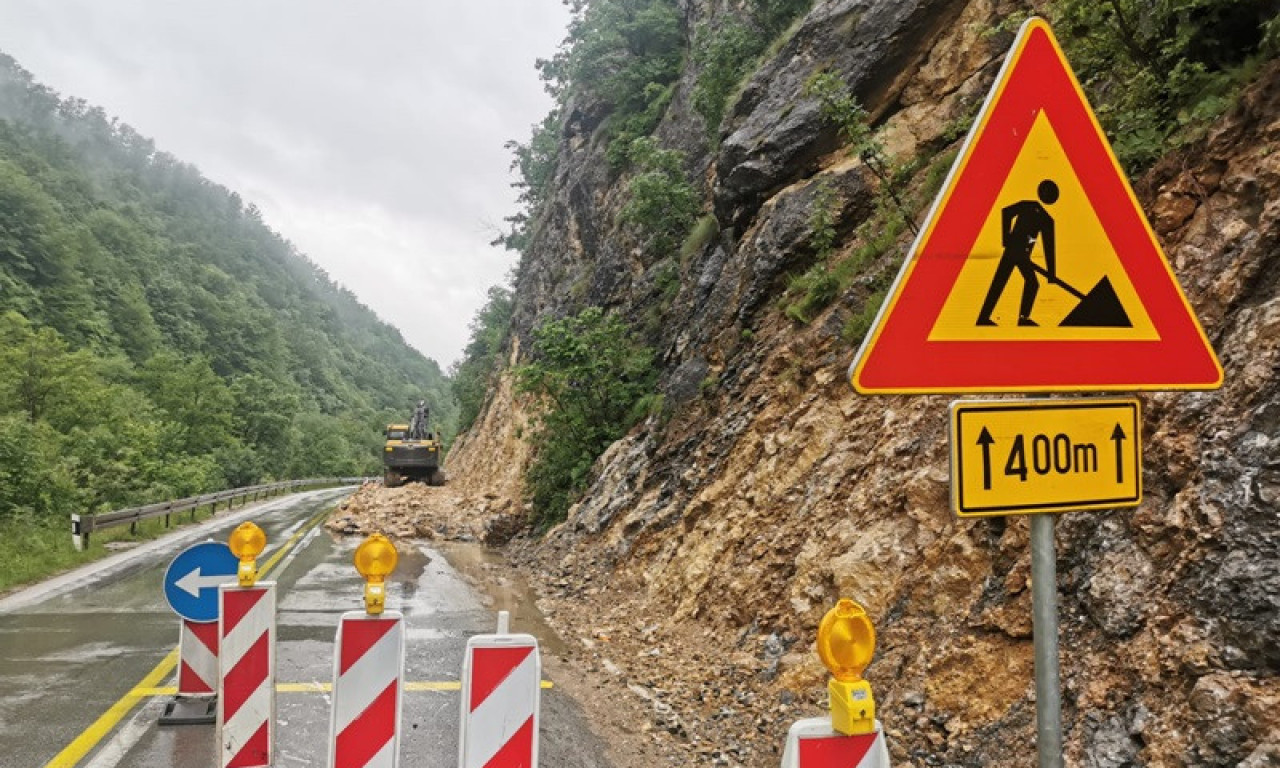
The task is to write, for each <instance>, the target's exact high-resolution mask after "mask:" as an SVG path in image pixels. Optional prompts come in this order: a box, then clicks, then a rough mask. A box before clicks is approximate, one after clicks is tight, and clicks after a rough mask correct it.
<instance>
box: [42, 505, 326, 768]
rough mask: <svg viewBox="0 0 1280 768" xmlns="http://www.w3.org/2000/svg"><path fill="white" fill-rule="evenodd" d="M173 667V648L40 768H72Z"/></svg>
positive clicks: (315, 521) (276, 557)
mask: <svg viewBox="0 0 1280 768" xmlns="http://www.w3.org/2000/svg"><path fill="white" fill-rule="evenodd" d="M327 514H328V511H327V510H326V511H324V512H320V513H319V514H317V515H316V516H315V517H313V518H311V519H310V520H308V521H307V524H306V525H304V526H303V527H302V528H301V529H299V530H298V532H297V533H295V534H293V536H291V537H290V538H289V540H288V541H286V542H285V543H284V544H283V545H281V546H280V548H279V549H277V550H276V552H275V554H273V555H272V556H271V559H269V560H267V563H266V565H265V566H263V567H262V568H261V569H260V570H259V573H260V574H261V576H262V577H265V576H266V575H267V574H268V573H270V572H271V569H272V568H274V567H275V566H276V564H277V563H279V562H280V559H281V558H283V557H284V555H285V553H286V552H288V551H289V550H290V549H293V547H294V546H295V545H296V544H297V543H298V541H299V540H300V539H301V538H302V537H303V536H305V535H306V534H307V533H309V532H310V531H311V529H312V528H315V527H316V526H317V525H319V524H320V521H321V520H322V519H323V518H324V517H325V515H327ZM177 666H178V649H177V648H174V649H173V650H172V651H170V652H169V655H168V656H165V657H164V658H163V659H161V660H160V663H159V664H157V665H156V667H155V669H153V670H151V671H150V672H148V673H147V676H146V677H144V678H142V682H140V683H138V684H137V685H136V686H135V687H134V688H133V689H131V690H130V691H129V692H128V693H126V694H125V695H124V696H121V697H120V700H119V701H117V702H116V703H115V704H112V705H111V708H110V709H108V710H107V711H106V712H104V713H103V714H102V716H101V717H99V718H98V719H97V720H95V721H94V722H93V725H90V726H89V727H88V728H86V729H85V730H84V731H83V732H82V733H81V734H80V735H79V736H77V737H76V738H75V741H72V742H71V743H70V744H68V745H67V746H66V747H65V748H63V750H62V751H61V752H59V753H58V754H57V755H55V756H54V758H53V759H52V760H50V761H49V762H47V763H45V764H44V768H75V766H76V764H77V763H79V762H80V761H81V760H83V759H84V757H85V755H87V754H89V753H90V752H91V751H93V748H94V747H96V746H98V742H100V741H102V740H103V739H104V738H106V736H107V734H109V733H111V731H112V730H114V729H115V727H116V726H117V725H119V724H120V721H121V720H123V719H124V718H125V717H126V716H128V714H129V713H130V712H132V711H133V708H134V707H136V706H138V702H140V701H142V700H143V699H145V698H147V696H148V695H150V694H145V693H139V691H146V690H155V689H156V686H157V684H158V683H159V682H160V681H161V680H163V679H165V677H167V676H168V675H169V674H171V673H172V672H173V670H174V668H175V667H177ZM175 692H176V689H175Z"/></svg>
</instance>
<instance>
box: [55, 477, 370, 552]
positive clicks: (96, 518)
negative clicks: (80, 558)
mask: <svg viewBox="0 0 1280 768" xmlns="http://www.w3.org/2000/svg"><path fill="white" fill-rule="evenodd" d="M371 479H373V478H368V477H313V478H308V479H306V480H285V481H282V482H279V483H267V484H265V485H250V486H247V487H244V488H234V489H232V490H229V491H219V492H218V493H205V494H201V495H199V496H189V497H187V498H185V499H174V500H173V501H162V502H159V503H156V504H148V505H146V506H143V507H129V508H128V509H117V510H116V511H114V512H103V513H101V514H88V515H72V516H71V543H72V544H73V545H74V546H75V548H76V551H77V552H80V551H83V550H84V549H86V548H88V546H89V534H91V533H93V532H94V531H99V530H102V529H103V528H114V527H116V526H119V525H125V524H128V525H129V530H130V532H131V533H137V532H138V521H139V520H147V519H150V518H153V517H160V516H161V515H164V526H165V527H166V528H168V527H169V526H170V524H171V522H172V521H171V516H172V515H174V514H177V513H179V512H190V513H191V518H192V519H193V520H194V519H195V511H196V510H197V509H199V508H200V507H203V506H206V505H207V506H209V507H210V508H211V511H214V512H216V511H217V510H218V505H219V504H220V503H222V502H224V501H225V502H226V503H227V509H231V507H233V506H235V503H236V501H237V500H240V501H241V504H240V506H244V505H245V504H247V503H248V502H249V501H250V497H252V500H253V501H257V500H258V499H260V498H267V497H269V496H279V495H283V494H284V493H286V492H289V491H295V490H297V489H299V488H305V487H313V486H319V485H354V484H357V483H363V482H366V481H368V480H371Z"/></svg>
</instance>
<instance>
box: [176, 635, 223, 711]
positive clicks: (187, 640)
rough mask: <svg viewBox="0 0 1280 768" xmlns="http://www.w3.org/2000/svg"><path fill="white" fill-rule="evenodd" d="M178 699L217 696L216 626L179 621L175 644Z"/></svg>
mask: <svg viewBox="0 0 1280 768" xmlns="http://www.w3.org/2000/svg"><path fill="white" fill-rule="evenodd" d="M178 659H179V662H178V695H179V696H213V695H215V694H217V692H218V623H217V622H216V621H210V622H195V621H189V620H187V619H183V620H182V635H181V637H180V638H179V640H178Z"/></svg>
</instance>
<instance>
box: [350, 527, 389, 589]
mask: <svg viewBox="0 0 1280 768" xmlns="http://www.w3.org/2000/svg"><path fill="white" fill-rule="evenodd" d="M398 557H399V556H398V555H397V554H396V547H395V545H394V544H392V543H391V541H390V539H388V538H387V537H386V536H383V535H382V534H380V533H375V534H373V535H372V536H370V537H369V538H367V539H365V540H364V543H362V544H361V545H360V546H359V547H357V548H356V557H355V561H356V570H357V571H359V572H360V575H361V576H363V577H365V579H370V580H374V581H382V580H383V579H385V578H386V577H387V576H388V575H389V574H390V573H391V572H392V571H394V570H395V569H396V560H397V559H398Z"/></svg>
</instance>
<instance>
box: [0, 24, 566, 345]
mask: <svg viewBox="0 0 1280 768" xmlns="http://www.w3.org/2000/svg"><path fill="white" fill-rule="evenodd" d="M567 22H568V11H567V9H565V8H564V6H563V5H562V3H561V0H414V1H413V2H410V1H408V0H376V1H375V2H364V3H359V2H351V0H344V1H342V2H339V0H218V1H217V2H210V1H209V0H179V1H177V2H155V1H154V0H150V1H147V0H0V49H2V50H4V51H5V52H7V53H9V54H10V55H12V56H13V57H14V58H16V59H17V60H18V63H19V64H21V65H22V66H23V67H24V68H25V69H27V70H28V71H30V72H31V73H32V74H33V75H34V77H35V78H36V80H37V81H39V82H42V83H44V84H45V85H47V86H49V87H51V88H53V89H54V90H56V91H58V92H60V93H61V94H63V95H64V96H78V97H80V98H83V99H85V100H86V101H88V102H90V103H91V104H95V105H98V106H101V107H102V108H103V109H105V110H106V112H107V114H109V115H114V116H116V117H119V118H120V119H121V120H122V121H124V122H126V123H128V124H130V125H132V126H133V127H134V128H135V129H137V130H138V131H139V132H140V133H142V134H143V135H145V136H149V137H151V138H152V139H154V140H155V141H156V144H157V146H158V148H159V149H162V150H165V151H167V152H170V153H171V154H173V155H175V156H177V157H178V158H180V159H182V160H184V161H186V162H189V163H192V164H194V165H196V166H198V167H199V168H200V170H201V171H202V172H203V173H204V174H205V176H207V177H209V178H211V179H212V180H214V181H215V182H217V183H219V184H222V185H224V186H226V187H228V188H230V189H232V190H235V191H236V192H239V193H240V195H241V196H242V197H243V198H244V199H245V200H246V202H253V203H256V204H257V205H258V207H259V208H260V209H262V212H263V215H264V218H265V220H266V222H267V223H268V224H269V225H270V226H271V227H272V228H273V229H275V230H276V231H278V232H279V233H280V234H282V235H283V236H284V237H286V238H288V239H289V240H292V241H293V242H294V243H295V244H296V245H297V246H298V247H299V248H300V249H301V250H302V251H303V252H305V253H306V254H307V255H308V256H309V257H310V258H311V259H312V260H313V261H315V262H316V263H317V264H319V265H320V266H321V267H323V268H324V269H325V270H326V271H328V272H329V275H330V276H331V277H332V278H333V279H334V280H336V281H337V282H339V283H342V284H343V285H345V286H347V287H348V288H350V289H351V290H352V291H354V292H355V294H356V295H357V296H358V297H359V298H360V300H361V301H362V302H363V303H364V304H366V305H367V306H369V307H370V308H372V309H373V310H374V311H375V312H377V313H378V315H379V316H380V317H381V318H382V319H383V320H385V321H387V322H389V323H391V324H392V325H394V326H396V327H397V328H399V329H400V331H401V333H403V334H404V337H405V339H406V340H407V341H408V342H409V343H410V344H412V345H413V346H414V347H416V348H417V349H418V350H420V351H421V352H422V353H423V354H425V355H427V356H428V357H432V358H434V359H435V360H436V361H437V362H439V363H440V365H441V366H442V367H447V366H448V365H449V364H450V363H452V362H453V361H454V360H455V359H457V358H458V357H459V356H460V355H461V352H462V348H463V347H464V346H465V345H466V341H467V323H468V322H469V321H470V320H471V317H472V315H474V314H475V311H476V310H477V309H478V308H479V307H480V305H481V304H482V303H483V301H484V297H485V291H486V290H487V289H488V287H489V286H491V285H493V284H495V283H499V282H504V281H505V278H506V275H507V273H508V272H509V271H510V269H511V268H512V267H513V266H514V265H515V261H516V259H515V254H513V253H510V252H507V251H504V250H502V249H500V248H495V247H491V246H490V245H489V241H491V240H492V239H493V238H494V237H495V235H496V234H497V231H498V229H499V228H500V227H502V225H503V218H504V217H505V216H507V215H510V214H511V213H512V212H514V210H515V194H514V190H512V189H511V187H510V183H511V181H512V178H513V177H512V176H511V174H510V172H509V170H508V167H509V165H510V162H511V155H510V152H508V151H507V150H506V149H504V147H503V144H504V143H505V142H506V141H507V140H508V139H519V140H520V141H525V140H526V139H527V138H528V136H529V127H530V125H531V124H533V123H534V122H536V121H538V120H540V119H541V118H542V116H543V115H544V114H545V113H546V112H547V111H548V110H549V109H550V107H551V102H550V97H548V96H547V95H546V94H545V93H544V92H543V91H542V84H541V83H540V81H539V80H538V76H537V71H536V69H535V68H534V61H535V60H536V59H538V58H546V57H549V56H551V54H552V53H554V51H555V49H556V47H557V45H558V44H559V42H560V40H561V39H562V38H563V37H564V33H565V25H566V24H567Z"/></svg>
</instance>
